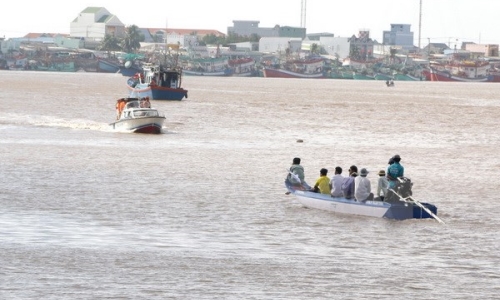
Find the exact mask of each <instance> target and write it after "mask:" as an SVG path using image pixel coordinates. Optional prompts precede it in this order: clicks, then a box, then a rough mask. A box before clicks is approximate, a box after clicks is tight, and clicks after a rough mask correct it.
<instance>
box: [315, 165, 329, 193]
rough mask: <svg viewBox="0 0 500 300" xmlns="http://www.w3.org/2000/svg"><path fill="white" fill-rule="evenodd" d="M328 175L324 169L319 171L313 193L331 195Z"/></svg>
mask: <svg viewBox="0 0 500 300" xmlns="http://www.w3.org/2000/svg"><path fill="white" fill-rule="evenodd" d="M327 174H328V170H327V169H325V168H322V169H321V170H319V178H318V180H316V183H315V184H314V187H313V188H312V189H311V190H310V191H311V192H315V193H321V194H325V195H330V193H331V191H330V178H328V176H327Z"/></svg>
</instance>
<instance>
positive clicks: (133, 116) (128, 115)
mask: <svg viewBox="0 0 500 300" xmlns="http://www.w3.org/2000/svg"><path fill="white" fill-rule="evenodd" d="M116 110H117V120H116V121H115V122H113V123H110V126H111V127H112V128H113V129H115V130H117V131H125V132H136V133H161V128H162V126H163V121H164V120H165V116H163V115H160V113H159V112H158V110H156V109H154V108H151V103H150V102H149V99H148V98H142V99H139V98H121V99H118V100H117V102H116Z"/></svg>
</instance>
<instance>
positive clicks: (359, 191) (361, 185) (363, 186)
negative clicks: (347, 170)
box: [354, 168, 373, 202]
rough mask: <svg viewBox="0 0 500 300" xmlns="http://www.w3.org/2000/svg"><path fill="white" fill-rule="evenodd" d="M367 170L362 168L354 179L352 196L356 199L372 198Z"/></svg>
mask: <svg viewBox="0 0 500 300" xmlns="http://www.w3.org/2000/svg"><path fill="white" fill-rule="evenodd" d="M368 173H369V172H368V170H367V169H365V168H362V169H361V171H360V172H359V176H358V177H356V178H355V179H354V186H355V188H354V198H356V200H357V201H360V202H361V201H366V200H373V193H372V188H371V183H370V179H368V178H367V176H368Z"/></svg>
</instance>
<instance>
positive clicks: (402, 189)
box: [395, 177, 413, 198]
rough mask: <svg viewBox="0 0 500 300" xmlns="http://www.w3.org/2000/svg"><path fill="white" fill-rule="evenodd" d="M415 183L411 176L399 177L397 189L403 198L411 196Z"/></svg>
mask: <svg viewBox="0 0 500 300" xmlns="http://www.w3.org/2000/svg"><path fill="white" fill-rule="evenodd" d="M412 186H413V183H412V182H411V179H410V178H407V177H400V178H398V184H397V186H396V188H395V191H396V192H397V193H398V195H400V196H401V197H403V198H406V197H410V196H411V195H412V192H411V188H412Z"/></svg>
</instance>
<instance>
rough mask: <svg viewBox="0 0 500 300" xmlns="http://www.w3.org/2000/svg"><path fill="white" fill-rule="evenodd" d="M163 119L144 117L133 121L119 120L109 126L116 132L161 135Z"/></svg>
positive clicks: (159, 117)
mask: <svg viewBox="0 0 500 300" xmlns="http://www.w3.org/2000/svg"><path fill="white" fill-rule="evenodd" d="M164 120H165V117H161V116H158V117H145V118H134V119H121V120H118V121H116V122H113V123H111V124H110V125H111V126H112V127H113V129H115V130H117V131H125V132H135V133H161V128H162V127H163V121H164Z"/></svg>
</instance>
